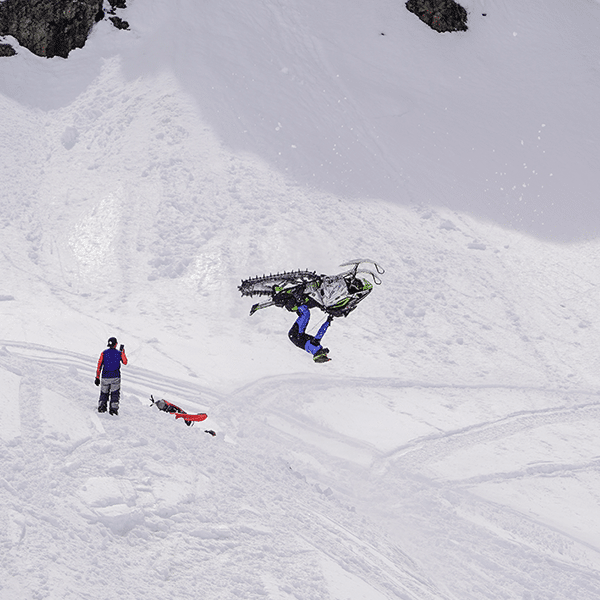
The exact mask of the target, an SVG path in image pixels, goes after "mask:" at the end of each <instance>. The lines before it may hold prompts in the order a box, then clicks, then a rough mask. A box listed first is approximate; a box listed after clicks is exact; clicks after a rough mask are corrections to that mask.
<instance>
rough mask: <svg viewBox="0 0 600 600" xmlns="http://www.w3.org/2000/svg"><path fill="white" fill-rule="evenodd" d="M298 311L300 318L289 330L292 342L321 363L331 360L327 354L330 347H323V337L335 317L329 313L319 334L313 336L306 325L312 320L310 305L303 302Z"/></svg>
mask: <svg viewBox="0 0 600 600" xmlns="http://www.w3.org/2000/svg"><path fill="white" fill-rule="evenodd" d="M293 308H296V307H293ZM293 308H291V307H290V310H293ZM296 312H297V313H298V318H297V319H296V322H295V323H294V324H293V325H292V328H291V329H290V330H289V332H288V337H289V338H290V341H291V342H292V344H294V345H295V346H298V348H302V350H306V351H307V352H309V353H310V354H312V355H313V360H314V361H315V362H318V363H321V362H328V361H330V360H331V359H330V358H329V357H328V356H327V354H329V348H323V346H321V338H322V337H323V336H324V335H325V332H326V331H327V329H328V328H329V325H331V321H333V317H332V316H331V315H329V316H328V317H327V320H326V321H325V323H323V325H321V327H320V328H319V331H318V332H317V335H315V336H314V337H313V336H312V335H308V334H307V333H306V327H307V326H308V322H309V321H310V310H309V309H308V306H306V304H302V305H301V306H298V307H297V308H296Z"/></svg>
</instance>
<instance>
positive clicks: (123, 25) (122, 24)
mask: <svg viewBox="0 0 600 600" xmlns="http://www.w3.org/2000/svg"><path fill="white" fill-rule="evenodd" d="M108 20H109V21H111V22H112V24H113V25H114V26H115V27H116V28H117V29H129V23H128V22H127V21H123V19H121V18H120V17H108Z"/></svg>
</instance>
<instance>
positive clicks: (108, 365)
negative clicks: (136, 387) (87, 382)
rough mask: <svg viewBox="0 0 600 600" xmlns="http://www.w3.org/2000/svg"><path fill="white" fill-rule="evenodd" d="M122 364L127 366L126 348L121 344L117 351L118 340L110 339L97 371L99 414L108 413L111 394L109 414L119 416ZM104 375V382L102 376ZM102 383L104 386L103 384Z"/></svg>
mask: <svg viewBox="0 0 600 600" xmlns="http://www.w3.org/2000/svg"><path fill="white" fill-rule="evenodd" d="M121 363H123V364H124V365H126V364H127V356H125V346H123V344H121V346H120V348H119V349H118V350H117V338H116V337H111V338H108V348H107V349H106V350H103V351H102V354H100V358H99V359H98V368H97V369H96V381H95V382H94V383H95V384H96V385H100V399H99V400H98V412H100V413H103V412H106V405H107V404H108V398H109V394H110V405H109V410H108V412H109V414H111V415H118V414H119V397H120V395H121ZM101 374H102V382H100V376H101ZM101 383H102V384H101Z"/></svg>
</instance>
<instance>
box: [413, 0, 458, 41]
mask: <svg viewBox="0 0 600 600" xmlns="http://www.w3.org/2000/svg"><path fill="white" fill-rule="evenodd" d="M406 8H407V9H408V10H409V11H410V12H412V13H414V14H415V15H417V16H418V17H419V19H421V21H423V22H424V23H426V24H427V25H429V27H431V29H434V30H435V31H438V32H440V33H445V32H447V31H467V29H468V27H467V11H466V10H465V9H464V8H463V7H462V6H461V5H460V4H457V3H456V2H454V0H408V2H407V3H406Z"/></svg>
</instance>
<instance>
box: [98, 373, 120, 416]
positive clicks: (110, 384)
mask: <svg viewBox="0 0 600 600" xmlns="http://www.w3.org/2000/svg"><path fill="white" fill-rule="evenodd" d="M109 395H110V410H118V409H119V398H120V397H121V378H120V377H103V378H102V380H101V381H100V400H98V408H99V409H100V408H103V409H104V410H106V404H107V403H108V397H109Z"/></svg>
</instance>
